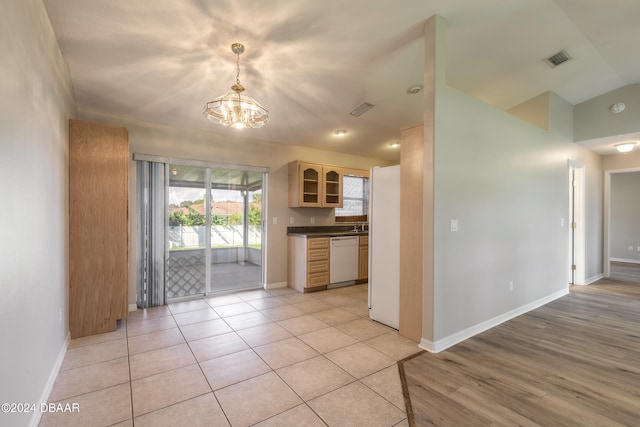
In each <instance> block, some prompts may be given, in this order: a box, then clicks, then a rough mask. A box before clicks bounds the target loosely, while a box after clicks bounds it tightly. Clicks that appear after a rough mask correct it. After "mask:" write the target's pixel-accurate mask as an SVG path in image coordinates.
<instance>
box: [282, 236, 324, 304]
mask: <svg viewBox="0 0 640 427" xmlns="http://www.w3.org/2000/svg"><path fill="white" fill-rule="evenodd" d="M288 252H289V263H288V264H289V269H288V272H287V285H288V286H289V287H290V288H293V289H295V290H297V291H299V292H310V291H319V290H323V289H327V285H328V284H329V238H328V237H306V236H289V237H288Z"/></svg>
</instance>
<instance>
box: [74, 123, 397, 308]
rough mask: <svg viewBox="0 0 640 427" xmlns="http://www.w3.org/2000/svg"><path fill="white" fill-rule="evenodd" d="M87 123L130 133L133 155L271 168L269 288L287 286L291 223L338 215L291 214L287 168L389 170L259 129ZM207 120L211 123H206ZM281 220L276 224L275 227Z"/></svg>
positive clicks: (317, 211)
mask: <svg viewBox="0 0 640 427" xmlns="http://www.w3.org/2000/svg"><path fill="white" fill-rule="evenodd" d="M79 114H80V116H81V118H82V119H85V120H93V121H97V122H105V123H111V124H115V125H119V126H125V127H127V129H128V130H129V147H130V150H131V152H132V153H144V154H154V155H160V156H168V157H177V158H183V159H198V160H204V161H212V162H221V163H227V164H235V165H251V166H261V167H268V168H270V170H271V172H270V173H269V178H268V187H267V192H268V202H267V212H266V218H265V221H266V235H267V265H266V268H267V277H266V283H267V284H268V285H278V284H280V285H282V284H284V283H286V281H287V238H286V237H287V226H289V225H290V218H293V219H294V224H293V225H295V226H311V225H312V224H311V223H310V217H312V216H313V217H314V219H315V222H314V224H313V225H332V224H334V215H333V209H321V208H288V207H287V206H288V163H289V162H290V161H293V160H306V161H311V162H315V163H325V164H332V165H338V166H345V167H352V168H356V169H369V168H371V167H372V166H387V165H389V163H388V162H386V161H382V160H376V159H371V158H365V157H361V156H354V155H350V154H343V153H337V152H332V151H324V150H316V149H311V148H305V147H301V146H291V145H284V144H276V143H272V142H266V141H260V140H257V139H251V138H249V137H248V136H252V135H256V136H259V135H260V131H259V129H256V130H253V129H243V130H241V131H240V132H239V133H238V135H240V136H237V137H229V136H225V135H221V134H217V133H215V130H216V129H217V127H218V126H220V125H217V124H214V123H211V129H212V131H211V132H206V131H200V130H189V129H178V128H171V127H166V126H160V125H155V124H149V123H140V122H134V121H131V120H128V119H125V118H116V117H106V116H100V115H96V114H90V113H84V112H80V113H79ZM203 120H206V119H204V118H203ZM129 177H130V178H129V211H130V215H129V219H130V227H129V229H130V236H129V242H130V245H129V248H130V250H129V303H130V304H134V303H135V298H136V295H135V288H136V265H135V260H136V258H135V257H136V247H135V244H136V240H135V230H136V224H135V221H136V215H135V208H136V204H135V200H136V199H135V197H136V188H135V162H133V161H132V162H131V166H130V169H129ZM274 218H277V224H274Z"/></svg>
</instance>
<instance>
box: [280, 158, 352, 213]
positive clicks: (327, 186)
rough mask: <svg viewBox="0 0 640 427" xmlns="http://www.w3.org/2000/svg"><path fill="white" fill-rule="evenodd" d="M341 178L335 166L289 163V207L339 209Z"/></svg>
mask: <svg viewBox="0 0 640 427" xmlns="http://www.w3.org/2000/svg"><path fill="white" fill-rule="evenodd" d="M342 176H343V174H342V170H341V169H340V168H337V167H335V166H327V165H319V164H314V163H305V162H299V161H294V162H291V163H289V207H291V208H299V207H309V208H341V207H342Z"/></svg>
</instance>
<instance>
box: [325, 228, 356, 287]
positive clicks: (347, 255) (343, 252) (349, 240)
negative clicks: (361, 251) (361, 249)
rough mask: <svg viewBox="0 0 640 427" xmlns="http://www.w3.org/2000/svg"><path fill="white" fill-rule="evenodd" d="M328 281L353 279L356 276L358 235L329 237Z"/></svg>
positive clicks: (339, 281) (335, 281) (331, 282)
mask: <svg viewBox="0 0 640 427" xmlns="http://www.w3.org/2000/svg"><path fill="white" fill-rule="evenodd" d="M330 243H331V247H330V248H329V283H330V284H333V283H341V282H348V281H355V280H356V279H357V278H358V236H343V237H331V238H330Z"/></svg>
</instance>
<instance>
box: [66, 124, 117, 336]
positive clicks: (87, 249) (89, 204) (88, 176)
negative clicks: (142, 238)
mask: <svg viewBox="0 0 640 427" xmlns="http://www.w3.org/2000/svg"><path fill="white" fill-rule="evenodd" d="M128 171H129V136H128V132H127V129H126V128H123V127H116V126H108V125H102V124H97V123H90V122H84V121H79V120H70V121H69V332H70V334H71V338H79V337H83V336H87V335H95V334H100V333H104V332H111V331H115V330H116V321H117V320H119V319H124V318H126V317H127V314H128V310H127V309H128V304H127V289H128V219H127V218H128V178H127V176H128Z"/></svg>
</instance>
